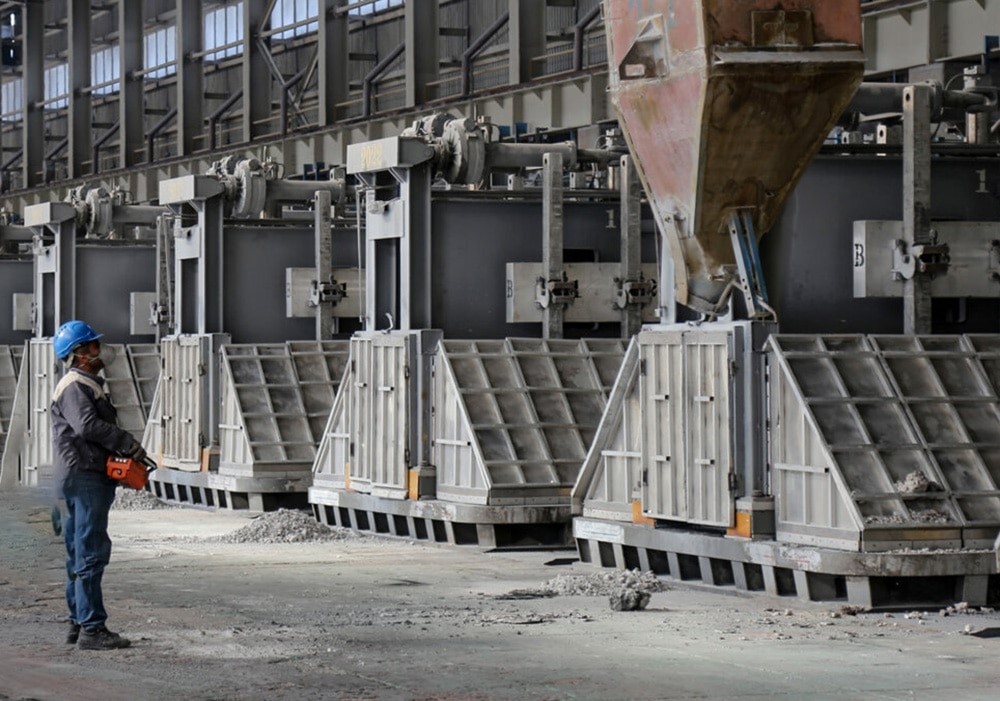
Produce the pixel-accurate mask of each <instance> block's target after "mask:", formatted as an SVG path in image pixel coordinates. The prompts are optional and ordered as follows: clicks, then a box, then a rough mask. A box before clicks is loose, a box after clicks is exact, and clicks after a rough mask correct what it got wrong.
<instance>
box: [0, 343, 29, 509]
mask: <svg viewBox="0 0 1000 701" xmlns="http://www.w3.org/2000/svg"><path fill="white" fill-rule="evenodd" d="M12 357H13V358H15V359H16V366H17V383H16V385H15V389H14V403H13V407H12V409H11V420H10V423H9V425H8V429H9V432H8V436H7V439H6V440H5V441H4V446H3V457H2V460H0V489H7V488H10V487H13V486H15V485H16V484H18V483H19V482H22V481H24V480H23V475H22V474H21V468H22V466H23V464H24V458H25V451H26V448H27V437H28V436H27V433H28V385H29V384H30V382H29V379H28V376H29V373H30V370H29V368H28V363H26V362H21V361H22V360H23V357H24V347H23V346H22V347H21V352H20V353H16V354H15V353H12Z"/></svg>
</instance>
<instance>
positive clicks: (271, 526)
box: [219, 509, 358, 544]
mask: <svg viewBox="0 0 1000 701" xmlns="http://www.w3.org/2000/svg"><path fill="white" fill-rule="evenodd" d="M355 537H358V536H357V534H355V533H354V532H353V531H349V530H346V529H341V528H336V529H335V528H328V527H326V526H324V525H323V524H321V523H318V522H317V521H316V520H315V519H314V518H313V517H312V516H310V515H309V514H308V513H306V512H305V511H295V510H293V509H278V510H277V511H271V512H268V513H266V514H262V515H261V516H258V517H257V518H255V519H254V520H253V521H251V522H250V523H248V524H247V525H245V526H243V527H242V528H239V529H237V530H235V531H233V532H232V533H228V534H226V535H224V536H221V537H220V538H219V540H220V541H221V542H223V543H240V544H271V543H316V542H321V541H328V540H344V539H346V538H355Z"/></svg>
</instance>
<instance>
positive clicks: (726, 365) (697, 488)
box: [684, 332, 736, 528]
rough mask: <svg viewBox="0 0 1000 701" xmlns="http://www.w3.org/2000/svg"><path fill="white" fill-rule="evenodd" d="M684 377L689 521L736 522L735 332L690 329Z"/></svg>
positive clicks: (730, 524) (685, 349)
mask: <svg viewBox="0 0 1000 701" xmlns="http://www.w3.org/2000/svg"><path fill="white" fill-rule="evenodd" d="M684 340H685V343H684V380H685V382H686V383H687V387H686V388H685V404H686V406H685V412H686V415H687V419H686V421H685V427H686V435H687V451H686V453H687V454H686V460H685V462H686V468H687V503H688V520H689V522H690V523H696V524H700V525H707V526H725V527H727V528H728V527H730V526H733V525H735V518H736V510H735V501H734V499H735V497H734V496H733V493H732V488H731V484H732V483H731V481H730V477H731V475H733V435H734V417H733V415H732V412H733V407H732V404H731V398H730V384H731V383H730V360H731V359H732V360H733V361H734V362H735V358H733V353H732V335H731V334H730V333H721V332H720V333H705V332H691V333H687V334H685V338H684Z"/></svg>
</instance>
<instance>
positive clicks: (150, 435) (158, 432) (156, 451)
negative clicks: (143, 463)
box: [142, 378, 164, 465]
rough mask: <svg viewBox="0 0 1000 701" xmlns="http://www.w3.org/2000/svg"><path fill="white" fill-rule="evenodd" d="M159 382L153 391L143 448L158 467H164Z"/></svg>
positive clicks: (143, 437) (143, 435)
mask: <svg viewBox="0 0 1000 701" xmlns="http://www.w3.org/2000/svg"><path fill="white" fill-rule="evenodd" d="M161 380H162V378H161V379H160V380H158V381H157V383H156V389H154V390H153V399H152V401H151V402H150V403H149V414H148V417H147V419H146V430H145V431H143V434H142V446H143V448H145V449H146V452H147V453H149V454H150V455H152V456H153V459H154V460H155V461H156V464H157V465H163V464H164V463H163V412H162V411H161V410H160V387H161V385H160V382H161Z"/></svg>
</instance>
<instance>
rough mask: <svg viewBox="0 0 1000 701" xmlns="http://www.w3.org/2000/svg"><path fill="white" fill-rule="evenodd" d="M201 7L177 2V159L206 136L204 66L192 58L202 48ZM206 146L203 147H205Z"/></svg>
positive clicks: (189, 0)
mask: <svg viewBox="0 0 1000 701" xmlns="http://www.w3.org/2000/svg"><path fill="white" fill-rule="evenodd" d="M203 5H204V3H203V2H202V0H177V31H176V34H177V155H179V156H187V155H190V154H192V153H194V152H195V151H196V150H198V138H199V137H200V136H202V135H203V134H204V132H205V63H204V61H203V60H202V59H201V58H195V57H194V54H196V53H198V52H199V51H201V50H202V48H203V46H204V43H205V42H204V40H203V36H204V27H203V25H204V22H205V19H204V7H203ZM204 145H205V146H207V142H206V144H204Z"/></svg>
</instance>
